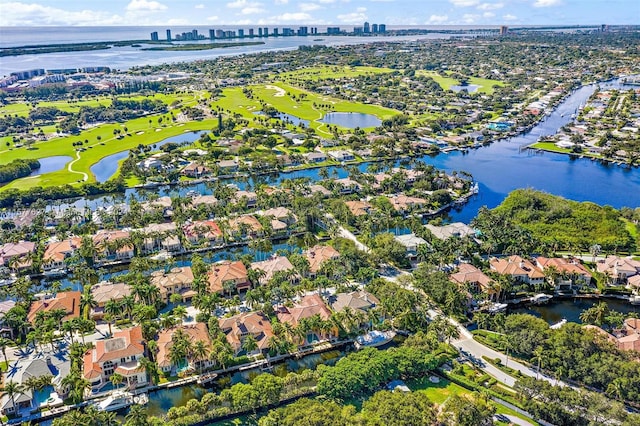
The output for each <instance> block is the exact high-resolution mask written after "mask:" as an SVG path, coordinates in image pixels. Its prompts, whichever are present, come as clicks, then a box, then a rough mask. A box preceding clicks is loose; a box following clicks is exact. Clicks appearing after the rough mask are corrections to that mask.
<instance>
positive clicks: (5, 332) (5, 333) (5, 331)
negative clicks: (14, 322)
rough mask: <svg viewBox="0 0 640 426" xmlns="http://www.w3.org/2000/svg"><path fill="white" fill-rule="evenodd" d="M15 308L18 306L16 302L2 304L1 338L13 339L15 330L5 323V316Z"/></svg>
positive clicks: (0, 313) (0, 307)
mask: <svg viewBox="0 0 640 426" xmlns="http://www.w3.org/2000/svg"><path fill="white" fill-rule="evenodd" d="M14 306H16V301H15V300H3V301H2V302H0V336H2V337H8V338H11V339H13V337H14V336H13V329H12V328H11V327H9V326H8V325H7V324H6V323H5V321H4V316H5V315H6V313H7V312H9V311H10V310H11V309H12V308H13V307H14Z"/></svg>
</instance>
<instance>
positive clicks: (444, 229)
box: [425, 222, 476, 241]
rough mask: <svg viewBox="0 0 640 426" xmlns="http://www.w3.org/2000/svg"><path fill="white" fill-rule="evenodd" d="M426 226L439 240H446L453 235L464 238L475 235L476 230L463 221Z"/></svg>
mask: <svg viewBox="0 0 640 426" xmlns="http://www.w3.org/2000/svg"><path fill="white" fill-rule="evenodd" d="M425 226H426V228H427V229H428V230H429V231H430V232H431V233H432V234H433V236H434V237H436V238H437V239H439V240H443V241H444V240H446V239H448V238H451V237H457V238H464V237H475V235H476V231H475V230H474V229H473V228H471V227H470V226H468V225H465V224H464V223H462V222H454V223H449V224H447V225H444V226H434V225H431V224H427V225H425Z"/></svg>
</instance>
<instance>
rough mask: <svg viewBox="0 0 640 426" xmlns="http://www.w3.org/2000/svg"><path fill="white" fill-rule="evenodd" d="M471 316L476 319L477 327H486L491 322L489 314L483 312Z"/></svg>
mask: <svg viewBox="0 0 640 426" xmlns="http://www.w3.org/2000/svg"><path fill="white" fill-rule="evenodd" d="M473 318H474V319H475V320H476V324H478V329H480V330H482V329H487V328H488V327H489V325H490V324H491V316H490V315H489V314H487V313H484V312H478V313H475V314H474V315H473Z"/></svg>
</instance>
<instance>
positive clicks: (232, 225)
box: [228, 215, 264, 241]
mask: <svg viewBox="0 0 640 426" xmlns="http://www.w3.org/2000/svg"><path fill="white" fill-rule="evenodd" d="M228 232H229V234H230V235H231V237H232V238H233V239H234V240H236V241H237V240H243V239H249V238H250V239H255V238H260V237H262V236H263V235H264V231H263V228H262V224H261V223H260V221H259V220H258V219H256V218H255V216H252V215H242V216H238V217H234V218H232V219H229V229H228Z"/></svg>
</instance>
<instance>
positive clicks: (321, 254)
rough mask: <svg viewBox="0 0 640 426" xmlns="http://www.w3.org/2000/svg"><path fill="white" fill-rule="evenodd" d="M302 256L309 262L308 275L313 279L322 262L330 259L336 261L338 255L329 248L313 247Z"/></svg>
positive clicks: (334, 250)
mask: <svg viewBox="0 0 640 426" xmlns="http://www.w3.org/2000/svg"><path fill="white" fill-rule="evenodd" d="M304 256H305V257H306V259H307V261H308V262H309V274H310V275H311V276H312V277H315V276H316V274H317V273H318V272H319V271H320V268H321V267H322V264H323V263H324V262H326V261H327V260H331V259H338V258H339V257H340V253H339V252H338V250H336V249H334V248H333V247H331V246H323V245H315V246H313V247H311V248H310V249H309V250H306V251H305V252H304Z"/></svg>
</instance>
